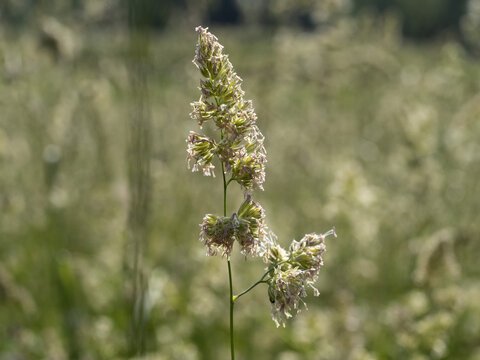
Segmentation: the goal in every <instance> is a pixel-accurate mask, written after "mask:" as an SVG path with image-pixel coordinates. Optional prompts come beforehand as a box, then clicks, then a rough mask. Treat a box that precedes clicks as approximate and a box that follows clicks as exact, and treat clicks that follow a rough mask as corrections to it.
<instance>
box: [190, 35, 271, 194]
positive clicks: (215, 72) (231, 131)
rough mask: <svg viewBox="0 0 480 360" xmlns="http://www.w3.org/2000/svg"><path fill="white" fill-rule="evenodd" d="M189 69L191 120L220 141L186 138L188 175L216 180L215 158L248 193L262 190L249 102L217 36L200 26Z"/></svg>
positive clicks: (261, 152) (259, 141) (258, 142)
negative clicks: (194, 80)
mask: <svg viewBox="0 0 480 360" xmlns="http://www.w3.org/2000/svg"><path fill="white" fill-rule="evenodd" d="M195 30H196V31H197V33H198V35H199V37H198V43H197V49H196V51H195V58H194V59H193V63H194V64H195V65H196V66H197V68H198V69H199V70H200V73H201V74H202V76H203V79H202V80H201V81H200V91H201V95H200V99H199V100H198V101H195V102H193V103H192V104H191V105H192V112H191V113H190V116H191V118H192V119H193V120H196V121H197V122H198V125H199V126H200V128H202V126H203V124H204V123H205V122H213V123H214V124H215V126H216V127H217V129H218V130H220V139H213V138H210V137H208V136H205V135H201V134H198V133H196V132H194V131H192V132H190V135H189V136H188V138H187V143H188V149H187V153H188V156H187V160H188V163H189V166H190V162H192V161H193V167H192V171H199V169H200V168H201V169H202V171H203V174H204V175H206V176H209V175H213V176H215V174H214V168H215V166H214V165H213V164H212V160H213V159H214V157H215V156H216V157H218V158H219V160H220V161H221V163H223V165H224V168H225V171H226V174H230V175H231V176H232V179H233V180H235V181H237V182H238V183H239V184H240V185H241V186H242V188H243V189H244V190H245V191H246V192H247V191H250V190H255V189H261V190H263V187H262V184H263V182H264V181H265V163H266V153H265V147H264V145H263V142H264V137H263V135H262V133H261V132H260V130H259V129H258V127H257V125H256V120H257V115H256V114H255V110H254V109H253V105H252V102H251V101H250V100H244V98H243V96H244V94H245V93H244V91H243V90H242V87H241V83H242V79H241V78H240V77H239V76H238V75H237V74H236V73H235V71H234V70H233V66H232V64H231V62H230V61H229V60H228V56H227V55H225V54H223V46H222V45H220V43H219V42H218V39H217V38H216V37H215V35H213V34H211V33H209V32H208V31H207V29H204V28H202V27H201V26H199V27H197V28H196V29H195Z"/></svg>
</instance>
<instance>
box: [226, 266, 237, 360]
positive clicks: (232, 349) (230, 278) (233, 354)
mask: <svg viewBox="0 0 480 360" xmlns="http://www.w3.org/2000/svg"><path fill="white" fill-rule="evenodd" d="M227 264H228V279H229V280H230V352H231V355H232V360H235V341H234V339H235V337H234V335H233V304H234V300H233V285H232V267H231V266H230V260H228V261H227Z"/></svg>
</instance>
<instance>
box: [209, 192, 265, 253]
mask: <svg viewBox="0 0 480 360" xmlns="http://www.w3.org/2000/svg"><path fill="white" fill-rule="evenodd" d="M200 226H201V228H202V230H201V232H200V240H202V241H203V242H204V244H205V246H206V247H207V255H210V256H212V255H217V254H218V253H219V252H220V253H221V254H222V256H226V257H227V258H228V259H229V258H230V254H231V252H232V248H233V244H234V242H235V240H237V241H238V243H239V244H240V246H241V252H242V254H244V255H252V256H255V255H257V252H258V250H259V245H260V243H261V242H262V240H263V237H264V235H265V234H264V231H265V212H264V210H263V208H262V207H261V206H260V205H259V204H258V203H256V202H254V201H253V200H252V198H251V196H250V195H248V196H247V198H246V199H245V201H244V202H243V203H242V205H240V208H239V209H238V211H237V212H236V213H233V215H232V216H230V217H228V216H216V215H212V214H207V215H205V217H204V218H203V222H202V224H200Z"/></svg>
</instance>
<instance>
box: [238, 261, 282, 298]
mask: <svg viewBox="0 0 480 360" xmlns="http://www.w3.org/2000/svg"><path fill="white" fill-rule="evenodd" d="M272 270H273V268H272V269H270V270H268V271H267V272H266V273H265V274H263V276H262V277H261V278H260V280H258V281H257V282H256V283H255V284H253V285H252V286H250V287H249V288H248V289H246V290H243V291H242V292H241V293H240V294H238V295H235V296H234V297H233V301H235V300H237V299H238V298H239V297H240V296H242V295H245V294H246V293H248V292H249V291H250V290H252V289H253V288H254V287H255V286H257V285H258V284H262V283H267V282H266V281H265V280H263V279H265V276H267V275H268V274H269V273H270V271H272Z"/></svg>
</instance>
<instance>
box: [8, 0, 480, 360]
mask: <svg viewBox="0 0 480 360" xmlns="http://www.w3.org/2000/svg"><path fill="white" fill-rule="evenodd" d="M0 20H1V23H0V359H1V360H22V359H54V360H55V359H58V360H62V359H81V360H87V359H88V360H89V359H133V358H135V359H143V358H145V359H155V360H164V359H165V360H167V359H168V360H176V359H178V360H180V359H181V360H197V359H198V360H200V359H208V360H211V359H226V358H228V356H229V355H228V354H229V347H228V346H229V343H228V326H229V325H228V278H227V266H226V262H225V260H224V259H221V258H216V257H212V258H207V257H205V248H204V247H203V245H202V244H201V243H200V242H199V241H198V233H199V226H198V224H199V223H200V222H201V220H202V218H203V216H204V214H205V213H220V212H221V211H222V200H223V198H222V182H221V181H222V180H221V178H219V177H217V178H214V179H212V178H206V177H202V176H201V175H200V174H197V173H195V174H192V173H191V172H190V171H189V170H187V167H186V162H185V159H186V151H185V150H186V143H185V139H186V136H187V134H188V132H189V130H197V129H198V128H197V124H196V123H195V122H194V121H193V120H191V119H190V118H189V115H188V114H189V112H190V105H189V104H190V102H192V101H194V100H197V99H198V97H199V90H198V89H197V87H198V85H199V73H198V71H197V69H196V68H195V67H194V65H193V64H192V62H191V60H192V58H193V55H194V47H195V44H196V41H197V37H196V34H195V32H194V27H195V26H196V25H203V26H209V27H210V31H212V32H213V33H214V34H216V35H217V36H218V37H219V40H220V42H221V43H222V44H223V45H224V46H225V52H226V53H228V54H229V55H230V60H231V61H232V63H233V65H234V67H235V69H236V71H237V73H238V74H239V75H240V76H241V77H242V78H243V79H244V84H243V89H244V90H245V92H246V98H247V99H252V100H253V102H254V107H255V109H256V112H257V115H258V118H259V119H258V125H259V127H260V129H261V130H262V132H263V133H264V135H265V137H266V143H265V144H266V149H267V159H268V163H267V169H266V171H267V178H266V183H265V184H264V187H265V191H264V192H257V193H256V194H255V196H256V197H257V199H259V201H260V203H261V204H262V205H263V206H264V208H265V209H266V214H267V223H268V225H269V227H270V228H271V229H272V230H273V231H274V232H275V233H276V234H277V235H278V237H279V241H280V242H281V243H282V244H283V245H284V246H286V245H287V244H289V243H290V241H291V240H292V239H294V238H295V239H297V240H299V239H300V238H301V237H302V236H303V234H304V233H309V232H318V233H321V232H323V231H326V230H328V229H329V228H330V227H331V226H332V225H335V226H336V229H337V233H338V238H337V239H331V238H329V239H328V241H327V253H326V254H325V257H324V261H325V266H324V268H323V270H322V272H321V276H320V279H319V281H318V284H317V285H318V288H319V290H320V293H321V295H320V296H319V297H318V298H315V297H313V296H310V297H309V298H307V303H308V305H309V310H308V311H302V312H301V313H300V314H299V316H297V317H296V318H295V319H293V320H292V321H289V323H288V325H287V327H286V328H278V329H277V328H276V327H275V325H274V323H273V321H272V320H271V318H270V314H269V311H270V304H269V300H268V296H267V293H266V289H265V288H262V287H261V286H259V287H257V288H256V289H255V290H254V291H252V292H251V293H249V294H248V295H247V296H245V297H242V299H241V300H239V302H238V303H237V305H236V307H235V321H236V324H235V327H236V347H237V348H236V350H237V351H236V352H237V358H238V359H262V360H269V359H279V360H301V359H307V360H308V359H311V360H319V359H328V360H330V359H333V360H335V359H339V360H344V359H351V360H367V359H368V360H370V359H412V360H413V359H414V360H423V359H425V360H426V359H467V360H478V359H480V260H479V258H480V180H479V179H480V66H479V64H480V63H479V48H480V47H479V46H480V41H479V39H480V36H479V34H480V1H478V0H469V1H446V0H445V1H442V0H437V1H434V0H430V1H425V2H414V1H408V0H396V1H391V2H388V1H380V0H377V1H375V0H370V1H367V0H363V1H360V0H358V1H353V2H349V1H342V0H337V1H336V0H328V1H327V0H325V1H298V2H294V1H292V2H289V1H280V0H278V1H258V2H257V1H237V2H236V3H235V2H233V1H218V2H215V1H211V0H202V1H193V0H192V1H189V0H184V1H181V2H176V1H161V2H151V1H148V0H142V1H137V2H134V1H127V0H125V1H120V0H109V1H105V2H98V1H94V0H83V1H82V0H71V1H66V0H64V1H60V0H57V1H53V0H52V1H39V2H36V3H35V4H33V3H32V2H29V1H26V0H25V1H14V0H5V1H2V4H0ZM232 188H233V187H232ZM229 197H230V200H231V202H230V207H229V209H230V210H233V209H234V208H236V207H237V206H238V204H239V202H240V201H241V199H242V194H241V192H240V191H237V192H235V191H233V192H232V193H231V194H230V195H229ZM230 210H229V211H230ZM263 267H264V266H263V263H262V262H261V261H260V260H255V259H250V258H249V259H247V260H245V259H244V258H243V257H242V256H235V257H233V281H234V287H235V292H236V293H238V292H240V291H241V290H243V289H245V288H246V287H248V286H249V285H250V284H251V283H253V282H254V281H256V280H257V279H258V278H259V277H260V276H261V274H263Z"/></svg>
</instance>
